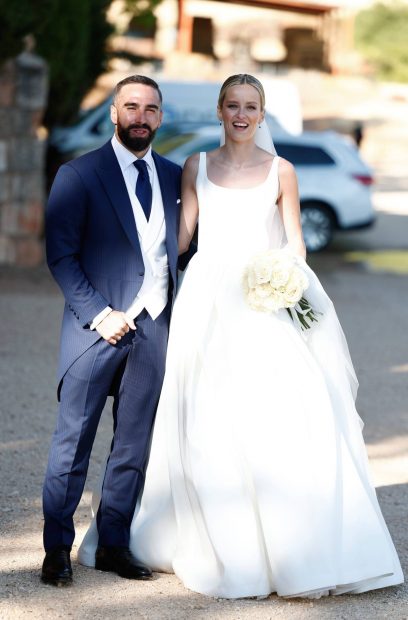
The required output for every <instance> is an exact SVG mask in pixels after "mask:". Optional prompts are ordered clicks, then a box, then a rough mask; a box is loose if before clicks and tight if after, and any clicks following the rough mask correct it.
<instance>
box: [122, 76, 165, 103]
mask: <svg viewBox="0 0 408 620" xmlns="http://www.w3.org/2000/svg"><path fill="white" fill-rule="evenodd" d="M126 84H144V85H145V86H151V87H152V88H154V89H155V90H157V92H158V93H159V98H160V104H162V103H163V97H162V94H161V90H160V88H159V85H158V83H157V82H155V81H154V80H152V78H149V77H147V76H146V75H130V76H129V77H127V78H124V79H123V80H121V81H120V82H118V83H117V84H116V86H115V88H114V91H113V103H115V100H116V97H117V96H118V94H119V93H120V91H121V90H122V88H123V86H126Z"/></svg>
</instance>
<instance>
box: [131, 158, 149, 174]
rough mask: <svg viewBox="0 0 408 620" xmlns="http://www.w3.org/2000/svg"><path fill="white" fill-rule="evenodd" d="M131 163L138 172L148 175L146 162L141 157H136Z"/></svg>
mask: <svg viewBox="0 0 408 620" xmlns="http://www.w3.org/2000/svg"><path fill="white" fill-rule="evenodd" d="M133 165H134V167H135V168H136V170H137V171H138V172H139V174H142V175H146V174H147V175H148V172H147V164H146V162H145V161H144V160H143V159H136V161H134V162H133Z"/></svg>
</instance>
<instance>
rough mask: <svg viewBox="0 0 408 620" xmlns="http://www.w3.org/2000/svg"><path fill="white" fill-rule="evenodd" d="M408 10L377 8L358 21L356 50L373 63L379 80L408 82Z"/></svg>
mask: <svg viewBox="0 0 408 620" xmlns="http://www.w3.org/2000/svg"><path fill="white" fill-rule="evenodd" d="M407 33H408V6H407V5H406V4H402V3H400V2H394V3H391V4H382V3H378V4H375V5H374V6H373V7H371V8H370V9H366V10H364V11H361V12H360V13H359V14H358V15H357V18H356V24H355V41H356V47H357V48H358V49H359V50H360V51H361V53H362V54H363V55H364V56H365V58H366V59H367V60H368V61H369V62H370V63H371V65H372V66H373V68H374V71H375V73H376V75H377V77H379V78H381V79H385V80H393V81H398V82H408V34H407Z"/></svg>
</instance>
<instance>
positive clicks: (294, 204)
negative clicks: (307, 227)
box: [278, 158, 306, 258]
mask: <svg viewBox="0 0 408 620" xmlns="http://www.w3.org/2000/svg"><path fill="white" fill-rule="evenodd" d="M279 186H280V195H279V199H278V208H279V213H280V216H281V219H282V222H283V226H284V228H285V233H286V238H287V240H288V245H289V248H290V249H291V250H292V252H294V253H295V254H299V255H300V256H303V258H306V246H305V242H304V241H303V234H302V225H301V222H300V203H299V190H298V183H297V178H296V173H295V169H294V167H293V166H292V164H291V163H290V162H288V161H287V160H286V159H282V158H280V160H279Z"/></svg>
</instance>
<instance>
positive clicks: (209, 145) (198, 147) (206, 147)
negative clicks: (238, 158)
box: [188, 140, 220, 155]
mask: <svg viewBox="0 0 408 620" xmlns="http://www.w3.org/2000/svg"><path fill="white" fill-rule="evenodd" d="M219 146H220V141H219V140H211V141H209V140H203V141H202V142H200V143H199V144H197V142H196V143H195V145H194V148H193V149H190V151H189V153H188V155H192V154H193V153H199V152H202V151H205V152H207V151H213V150H214V149H218V147H219Z"/></svg>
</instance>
